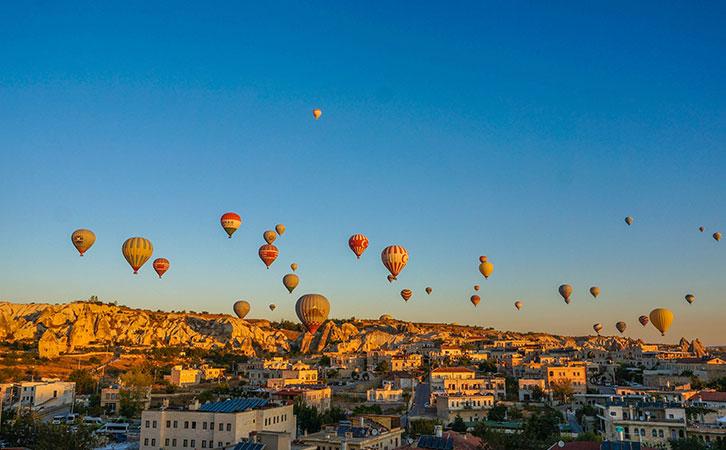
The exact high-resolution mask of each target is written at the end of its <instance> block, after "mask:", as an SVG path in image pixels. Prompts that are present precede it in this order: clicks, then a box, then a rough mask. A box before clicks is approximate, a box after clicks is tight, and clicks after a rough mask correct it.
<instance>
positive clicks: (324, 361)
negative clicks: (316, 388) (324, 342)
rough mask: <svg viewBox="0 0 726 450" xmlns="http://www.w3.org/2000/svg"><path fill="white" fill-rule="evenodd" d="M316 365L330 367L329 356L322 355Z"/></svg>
mask: <svg viewBox="0 0 726 450" xmlns="http://www.w3.org/2000/svg"><path fill="white" fill-rule="evenodd" d="M318 365H319V366H321V367H330V356H327V355H323V356H322V357H321V358H320V360H318Z"/></svg>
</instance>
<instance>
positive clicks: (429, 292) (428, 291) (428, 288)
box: [426, 287, 433, 295]
mask: <svg viewBox="0 0 726 450" xmlns="http://www.w3.org/2000/svg"><path fill="white" fill-rule="evenodd" d="M431 292H433V289H431V288H430V287H427V288H426V293H427V294H429V295H431Z"/></svg>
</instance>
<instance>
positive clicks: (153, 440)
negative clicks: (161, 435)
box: [151, 438, 156, 447]
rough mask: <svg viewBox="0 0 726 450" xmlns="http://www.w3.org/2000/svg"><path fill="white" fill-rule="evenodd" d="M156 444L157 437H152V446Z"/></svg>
mask: <svg viewBox="0 0 726 450" xmlns="http://www.w3.org/2000/svg"><path fill="white" fill-rule="evenodd" d="M155 445H156V439H154V438H152V439H151V446H152V447H153V446H155Z"/></svg>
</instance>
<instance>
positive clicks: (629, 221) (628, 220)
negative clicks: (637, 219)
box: [625, 216, 633, 225]
mask: <svg viewBox="0 0 726 450" xmlns="http://www.w3.org/2000/svg"><path fill="white" fill-rule="evenodd" d="M625 223H627V224H628V225H632V224H633V218H632V217H631V216H628V217H626V218H625Z"/></svg>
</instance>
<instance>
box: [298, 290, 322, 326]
mask: <svg viewBox="0 0 726 450" xmlns="http://www.w3.org/2000/svg"><path fill="white" fill-rule="evenodd" d="M329 312H330V302H328V299H327V298H325V297H324V296H322V295H320V294H305V295H303V296H302V297H300V298H299V299H297V302H296V303H295V313H296V314H297V317H298V319H300V322H302V324H303V325H304V326H305V328H306V329H307V330H308V332H310V334H315V332H316V331H318V328H320V325H322V324H323V323H324V322H325V321H326V320H328V313H329Z"/></svg>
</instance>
